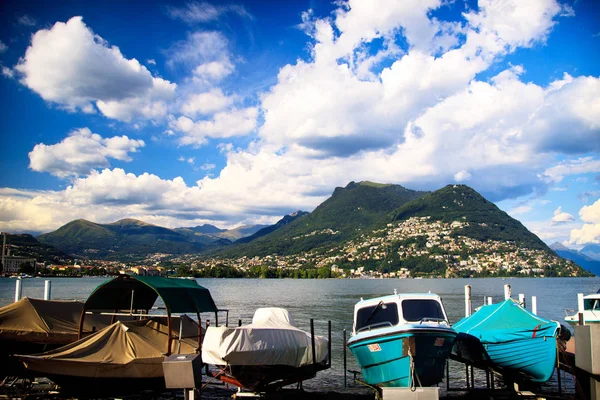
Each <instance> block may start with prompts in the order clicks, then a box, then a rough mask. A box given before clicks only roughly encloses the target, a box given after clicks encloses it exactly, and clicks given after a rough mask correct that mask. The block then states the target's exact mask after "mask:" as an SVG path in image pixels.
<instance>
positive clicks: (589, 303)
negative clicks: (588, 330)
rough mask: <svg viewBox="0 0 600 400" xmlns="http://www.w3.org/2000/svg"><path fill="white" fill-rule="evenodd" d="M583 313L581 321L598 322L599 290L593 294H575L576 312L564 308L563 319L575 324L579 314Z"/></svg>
mask: <svg viewBox="0 0 600 400" xmlns="http://www.w3.org/2000/svg"><path fill="white" fill-rule="evenodd" d="M580 313H581V314H583V321H584V323H585V324H586V325H587V324H599V323H600V290H598V293H595V294H588V295H587V296H584V295H583V294H582V293H578V294H577V312H575V310H565V314H566V315H567V316H566V317H565V321H567V322H568V323H569V324H571V325H573V326H575V325H579V314H580Z"/></svg>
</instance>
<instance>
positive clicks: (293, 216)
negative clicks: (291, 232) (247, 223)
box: [235, 210, 309, 244]
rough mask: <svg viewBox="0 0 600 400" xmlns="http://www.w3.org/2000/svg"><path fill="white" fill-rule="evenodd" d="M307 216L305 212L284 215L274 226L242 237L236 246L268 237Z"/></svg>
mask: <svg viewBox="0 0 600 400" xmlns="http://www.w3.org/2000/svg"><path fill="white" fill-rule="evenodd" d="M307 214H309V213H308V212H306V211H300V210H298V211H295V212H293V213H291V214H288V215H286V216H285V217H283V218H281V219H280V220H279V221H277V223H275V224H274V225H270V226H267V227H265V228H262V229H261V230H259V231H257V232H256V233H254V234H253V235H250V236H246V237H243V238H241V239H238V240H236V241H235V243H236V244H240V243H249V242H251V241H253V240H255V239H258V238H259V237H263V236H266V235H268V234H269V233H271V232H274V231H276V230H277V229H279V228H281V227H283V226H285V225H287V224H289V223H290V222H294V221H295V220H296V219H298V218H300V217H302V216H304V215H307Z"/></svg>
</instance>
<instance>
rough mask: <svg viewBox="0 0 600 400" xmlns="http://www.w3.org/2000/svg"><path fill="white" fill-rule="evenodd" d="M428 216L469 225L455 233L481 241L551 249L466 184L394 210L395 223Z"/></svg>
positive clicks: (432, 194) (438, 192)
mask: <svg viewBox="0 0 600 400" xmlns="http://www.w3.org/2000/svg"><path fill="white" fill-rule="evenodd" d="M424 216H429V217H431V218H432V219H434V220H440V221H444V222H452V221H456V220H460V221H466V222H469V224H470V226H469V227H467V228H464V229H462V230H460V232H458V233H456V234H460V235H462V236H466V237H470V238H473V239H477V240H480V241H486V240H499V241H503V240H504V241H511V242H515V243H516V244H518V245H520V246H522V247H527V248H531V249H539V250H549V248H548V246H547V245H546V244H545V243H544V242H543V241H542V240H541V239H540V238H538V237H537V236H536V235H534V234H533V233H531V232H530V231H529V230H528V229H527V228H525V226H523V224H521V223H520V222H519V221H517V220H516V219H514V218H512V217H511V216H510V215H508V214H507V213H506V212H504V211H502V210H500V209H499V208H498V207H497V206H496V205H495V204H494V203H492V202H490V201H488V200H486V199H485V198H484V197H483V196H481V195H480V194H479V193H477V192H476V191H475V190H473V189H472V188H470V187H468V186H466V185H448V186H446V187H444V188H442V189H439V190H436V191H435V192H432V193H429V194H427V195H425V196H423V197H421V198H419V199H417V200H415V201H412V202H410V203H406V204H404V205H402V206H401V207H399V208H398V209H397V210H395V211H394V215H393V218H392V220H393V221H402V220H406V219H408V218H410V217H424Z"/></svg>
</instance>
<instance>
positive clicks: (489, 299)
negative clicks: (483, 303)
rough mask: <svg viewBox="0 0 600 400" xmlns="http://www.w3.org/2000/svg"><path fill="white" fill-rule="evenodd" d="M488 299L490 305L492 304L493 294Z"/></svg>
mask: <svg viewBox="0 0 600 400" xmlns="http://www.w3.org/2000/svg"><path fill="white" fill-rule="evenodd" d="M487 300H488V301H487V303H488V305H492V296H488V298H487Z"/></svg>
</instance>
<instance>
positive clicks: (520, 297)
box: [519, 293, 527, 308]
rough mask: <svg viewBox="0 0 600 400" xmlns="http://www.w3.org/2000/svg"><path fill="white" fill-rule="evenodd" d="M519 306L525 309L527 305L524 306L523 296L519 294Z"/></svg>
mask: <svg viewBox="0 0 600 400" xmlns="http://www.w3.org/2000/svg"><path fill="white" fill-rule="evenodd" d="M519 304H520V305H521V307H523V308H527V305H526V304H525V295H524V294H523V293H519Z"/></svg>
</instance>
